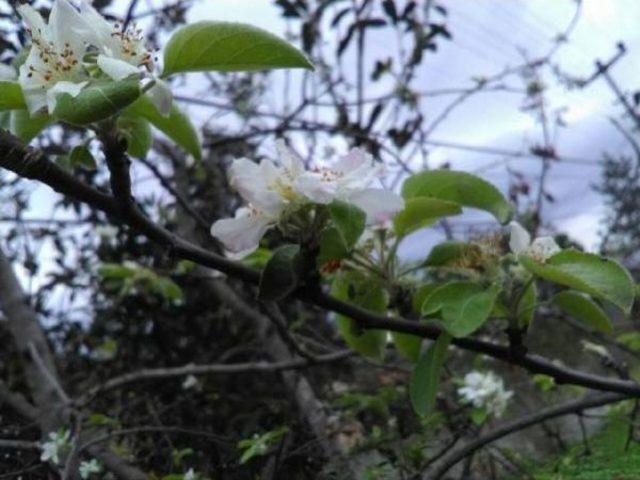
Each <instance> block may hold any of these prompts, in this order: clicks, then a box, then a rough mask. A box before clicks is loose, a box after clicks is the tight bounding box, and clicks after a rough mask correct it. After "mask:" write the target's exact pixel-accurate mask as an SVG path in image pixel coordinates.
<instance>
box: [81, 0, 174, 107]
mask: <svg viewBox="0 0 640 480" xmlns="http://www.w3.org/2000/svg"><path fill="white" fill-rule="evenodd" d="M80 15H81V16H82V18H83V20H84V22H85V24H84V28H83V31H82V36H83V38H84V39H85V41H86V42H87V43H89V44H91V45H92V46H94V47H95V48H97V50H98V56H97V58H96V63H97V65H98V67H99V68H100V70H101V71H102V72H104V73H105V74H106V75H107V76H109V77H110V78H112V79H113V80H123V79H125V78H128V77H133V76H136V77H140V75H141V74H142V73H151V72H152V71H153V55H152V52H151V51H150V50H149V49H148V48H147V46H146V40H145V38H144V36H143V35H142V30H141V29H139V28H137V26H136V25H135V24H132V25H130V26H126V27H125V26H124V25H123V24H122V23H120V22H115V23H110V22H108V21H107V19H105V18H104V17H103V16H102V15H100V13H99V12H98V11H97V10H96V9H95V8H93V6H92V5H91V2H89V0H82V1H81V3H80ZM153 81H154V85H153V86H152V87H151V89H150V90H149V97H150V98H151V100H152V101H153V102H154V104H155V105H156V107H157V108H158V110H159V111H160V113H161V114H163V115H168V113H169V110H170V108H171V103H172V100H173V99H172V94H171V90H170V89H169V87H168V85H167V84H166V83H165V82H164V81H162V80H160V79H159V78H154V79H153Z"/></svg>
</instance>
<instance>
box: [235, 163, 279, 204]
mask: <svg viewBox="0 0 640 480" xmlns="http://www.w3.org/2000/svg"><path fill="white" fill-rule="evenodd" d="M278 178H279V170H278V168H277V167H276V166H275V165H274V164H273V162H271V161H269V160H263V161H262V162H260V164H259V165H258V164H256V163H255V162H252V161H251V160H249V159H247V158H240V159H238V160H235V161H234V162H233V163H232V164H231V167H230V169H229V183H230V184H231V186H232V187H233V188H235V189H236V190H237V191H238V193H239V194H240V196H241V197H242V198H243V199H244V200H245V201H247V203H251V204H252V205H254V206H256V207H257V208H259V209H260V210H262V211H266V212H268V213H270V214H272V215H277V214H278V213H279V212H280V211H281V210H282V209H283V208H284V206H285V201H284V199H283V198H282V196H281V195H279V194H278V192H277V191H275V190H273V189H272V188H271V185H272V184H273V183H274V182H276V181H277V180H278Z"/></svg>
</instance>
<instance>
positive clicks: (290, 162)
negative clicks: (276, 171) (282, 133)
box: [276, 138, 304, 177]
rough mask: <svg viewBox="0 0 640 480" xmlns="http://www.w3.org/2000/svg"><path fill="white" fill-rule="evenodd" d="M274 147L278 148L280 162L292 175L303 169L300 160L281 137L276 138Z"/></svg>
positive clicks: (298, 173) (299, 172) (295, 175)
mask: <svg viewBox="0 0 640 480" xmlns="http://www.w3.org/2000/svg"><path fill="white" fill-rule="evenodd" d="M276 149H277V150H278V157H279V158H280V162H281V163H282V165H283V166H284V168H285V169H286V170H287V171H288V172H289V173H290V174H291V176H292V177H297V176H298V175H300V174H301V173H302V172H303V171H304V164H303V163H302V160H300V158H299V157H298V156H297V155H296V154H295V152H293V151H292V150H291V149H290V148H289V147H287V144H286V143H285V142H284V140H282V139H281V138H279V139H278V140H276Z"/></svg>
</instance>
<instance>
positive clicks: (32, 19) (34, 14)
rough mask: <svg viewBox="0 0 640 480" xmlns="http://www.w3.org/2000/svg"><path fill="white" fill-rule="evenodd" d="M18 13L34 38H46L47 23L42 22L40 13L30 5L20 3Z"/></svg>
mask: <svg viewBox="0 0 640 480" xmlns="http://www.w3.org/2000/svg"><path fill="white" fill-rule="evenodd" d="M18 13H19V14H20V16H21V17H22V20H23V21H24V23H25V25H26V26H27V28H28V29H29V30H30V31H31V35H32V36H33V37H36V38H46V39H47V40H48V31H49V29H48V28H47V25H46V24H45V23H44V19H43V18H42V15H40V13H39V12H38V11H37V10H36V9H35V8H33V7H32V6H31V5H20V6H19V7H18Z"/></svg>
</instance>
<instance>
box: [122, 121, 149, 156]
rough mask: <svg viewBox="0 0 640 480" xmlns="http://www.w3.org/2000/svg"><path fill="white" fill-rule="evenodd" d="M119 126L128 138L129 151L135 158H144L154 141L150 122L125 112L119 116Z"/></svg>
mask: <svg viewBox="0 0 640 480" xmlns="http://www.w3.org/2000/svg"><path fill="white" fill-rule="evenodd" d="M118 128H119V129H120V132H121V133H122V134H123V135H124V136H125V138H126V139H127V153H128V154H129V155H130V156H132V157H135V158H144V157H145V156H146V155H147V153H148V152H149V149H150V148H151V144H152V142H153V136H152V134H151V126H150V125H149V122H148V121H147V120H145V119H144V118H142V117H138V116H134V115H131V114H123V115H120V116H119V117H118Z"/></svg>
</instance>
